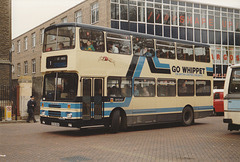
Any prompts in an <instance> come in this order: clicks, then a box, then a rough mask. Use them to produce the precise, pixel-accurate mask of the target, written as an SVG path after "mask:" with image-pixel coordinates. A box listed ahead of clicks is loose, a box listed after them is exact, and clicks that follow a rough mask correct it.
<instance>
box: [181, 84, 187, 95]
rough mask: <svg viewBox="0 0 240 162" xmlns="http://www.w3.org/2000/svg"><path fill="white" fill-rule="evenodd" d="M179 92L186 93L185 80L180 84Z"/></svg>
mask: <svg viewBox="0 0 240 162" xmlns="http://www.w3.org/2000/svg"><path fill="white" fill-rule="evenodd" d="M180 93H181V94H186V93H187V86H186V81H184V82H183V83H182V85H181V88H180Z"/></svg>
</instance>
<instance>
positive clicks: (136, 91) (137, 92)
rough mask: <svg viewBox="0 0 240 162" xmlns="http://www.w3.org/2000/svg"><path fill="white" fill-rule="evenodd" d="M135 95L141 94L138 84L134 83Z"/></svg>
mask: <svg viewBox="0 0 240 162" xmlns="http://www.w3.org/2000/svg"><path fill="white" fill-rule="evenodd" d="M134 96H140V93H139V90H138V87H137V85H134Z"/></svg>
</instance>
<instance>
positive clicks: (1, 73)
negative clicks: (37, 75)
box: [0, 0, 11, 86]
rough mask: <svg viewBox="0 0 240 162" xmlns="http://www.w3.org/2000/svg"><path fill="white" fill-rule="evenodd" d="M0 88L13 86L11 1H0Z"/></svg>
mask: <svg viewBox="0 0 240 162" xmlns="http://www.w3.org/2000/svg"><path fill="white" fill-rule="evenodd" d="M0 3H1V5H0V35H1V39H0V86H3V85H4V86H10V84H11V56H10V49H11V0H0Z"/></svg>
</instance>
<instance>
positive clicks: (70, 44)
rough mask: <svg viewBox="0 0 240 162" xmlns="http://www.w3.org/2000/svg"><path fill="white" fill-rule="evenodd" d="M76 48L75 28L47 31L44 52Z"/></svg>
mask: <svg viewBox="0 0 240 162" xmlns="http://www.w3.org/2000/svg"><path fill="white" fill-rule="evenodd" d="M73 48H75V27H59V28H53V29H50V30H47V31H45V35H44V45H43V51H44V52H49V51H57V50H66V49H73Z"/></svg>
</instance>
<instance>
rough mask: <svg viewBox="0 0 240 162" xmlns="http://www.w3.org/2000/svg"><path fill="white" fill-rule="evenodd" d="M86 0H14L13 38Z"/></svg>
mask: <svg viewBox="0 0 240 162" xmlns="http://www.w3.org/2000/svg"><path fill="white" fill-rule="evenodd" d="M82 1H84V0H12V38H15V37H17V36H19V35H21V34H23V33H25V32H27V31H29V30H30V29H32V28H34V27H36V26H38V25H40V24H42V23H43V22H45V21H47V20H49V19H51V18H53V17H55V16H57V15H59V14H60V13H62V12H64V11H66V10H68V9H69V8H72V7H73V6H75V5H77V4H79V3H81V2H82ZM183 1H190V2H198V3H205V4H212V5H218V6H226V7H234V8H239V9H240V0H183Z"/></svg>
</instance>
